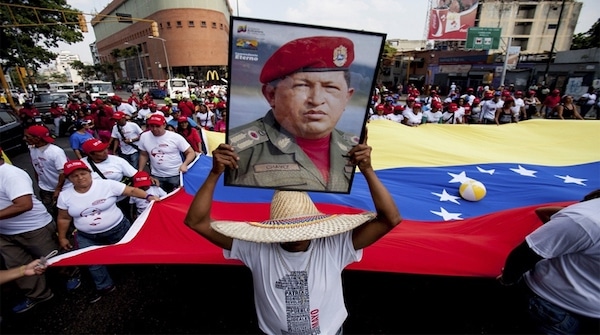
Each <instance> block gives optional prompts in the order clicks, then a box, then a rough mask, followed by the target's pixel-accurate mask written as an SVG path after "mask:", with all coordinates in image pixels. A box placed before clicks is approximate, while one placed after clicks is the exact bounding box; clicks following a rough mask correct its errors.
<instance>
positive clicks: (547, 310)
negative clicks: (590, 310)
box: [527, 290, 600, 334]
mask: <svg viewBox="0 0 600 335" xmlns="http://www.w3.org/2000/svg"><path fill="white" fill-rule="evenodd" d="M527 295H528V306H527V307H528V310H529V317H530V318H531V320H532V322H533V327H535V330H536V331H537V332H539V333H541V334H578V333H580V334H587V333H589V332H590V331H592V329H595V330H593V331H594V333H597V330H598V324H599V322H600V320H598V319H592V318H589V317H586V316H583V315H579V314H577V313H573V312H569V311H567V310H565V309H563V308H562V307H559V306H557V305H555V304H553V303H551V302H549V301H547V300H545V299H544V298H542V297H540V296H538V295H537V294H535V293H533V292H532V291H531V290H529V292H528V294H527Z"/></svg>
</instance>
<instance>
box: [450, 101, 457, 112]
mask: <svg viewBox="0 0 600 335" xmlns="http://www.w3.org/2000/svg"><path fill="white" fill-rule="evenodd" d="M457 110H458V105H457V104H455V103H454V102H453V103H451V104H450V105H448V111H449V112H451V113H454V112H456V111H457Z"/></svg>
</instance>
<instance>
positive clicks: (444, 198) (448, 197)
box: [431, 189, 460, 205]
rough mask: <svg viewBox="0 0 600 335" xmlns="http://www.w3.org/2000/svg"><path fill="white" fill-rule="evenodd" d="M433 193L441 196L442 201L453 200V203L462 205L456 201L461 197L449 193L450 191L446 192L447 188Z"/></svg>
mask: <svg viewBox="0 0 600 335" xmlns="http://www.w3.org/2000/svg"><path fill="white" fill-rule="evenodd" d="M431 194H433V195H437V196H438V197H440V201H452V202H453V203H455V204H459V205H460V202H458V201H456V199H460V197H456V196H453V195H450V194H448V192H446V189H444V190H443V191H442V193H435V192H431Z"/></svg>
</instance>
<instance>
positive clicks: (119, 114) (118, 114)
mask: <svg viewBox="0 0 600 335" xmlns="http://www.w3.org/2000/svg"><path fill="white" fill-rule="evenodd" d="M124 117H125V113H123V112H115V113H114V114H113V115H112V118H113V119H115V120H121V119H122V118H124Z"/></svg>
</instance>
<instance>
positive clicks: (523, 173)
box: [510, 165, 537, 178]
mask: <svg viewBox="0 0 600 335" xmlns="http://www.w3.org/2000/svg"><path fill="white" fill-rule="evenodd" d="M510 170H511V171H513V172H516V173H518V174H520V175H521V176H525V177H534V178H537V176H536V175H535V174H536V173H537V171H534V170H527V169H526V168H524V167H522V166H521V165H519V168H518V169H510Z"/></svg>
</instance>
